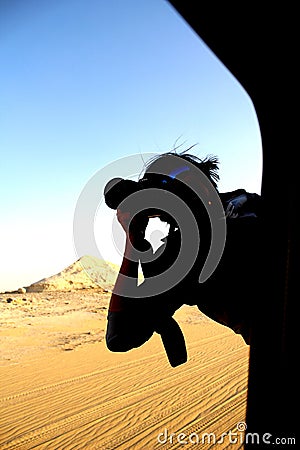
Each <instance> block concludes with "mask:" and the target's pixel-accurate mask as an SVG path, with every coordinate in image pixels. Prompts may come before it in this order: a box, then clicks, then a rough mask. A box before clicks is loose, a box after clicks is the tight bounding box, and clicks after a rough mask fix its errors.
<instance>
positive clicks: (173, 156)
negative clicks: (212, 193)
mask: <svg viewBox="0 0 300 450" xmlns="http://www.w3.org/2000/svg"><path fill="white" fill-rule="evenodd" d="M188 150H189V149H188ZM188 150H186V151H183V152H181V153H176V152H175V151H174V152H172V151H170V152H166V153H163V154H161V155H158V156H155V157H153V158H152V159H150V161H148V162H147V163H146V165H145V171H144V175H143V178H149V177H151V176H153V174H163V175H168V177H169V178H171V179H172V180H174V179H175V180H179V181H182V182H183V183H186V184H189V181H191V177H194V176H195V174H196V175H197V172H196V171H191V170H190V168H191V165H193V166H195V168H197V169H198V170H200V171H201V172H202V174H203V175H205V177H207V179H208V180H209V181H210V183H211V184H212V185H213V187H214V188H215V189H216V190H218V181H219V175H218V170H219V166H218V165H219V160H218V157H217V156H212V155H208V156H206V157H205V158H203V159H200V158H199V157H197V156H195V155H192V154H190V153H187V151H188ZM195 181H196V182H198V183H201V184H203V180H202V179H200V178H199V176H198V177H197V179H196V180H195Z"/></svg>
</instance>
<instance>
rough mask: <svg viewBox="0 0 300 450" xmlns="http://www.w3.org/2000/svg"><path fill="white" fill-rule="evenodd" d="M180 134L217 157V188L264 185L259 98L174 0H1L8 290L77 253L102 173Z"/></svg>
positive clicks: (3, 278)
mask: <svg viewBox="0 0 300 450" xmlns="http://www.w3.org/2000/svg"><path fill="white" fill-rule="evenodd" d="M176 142H177V144H182V149H184V148H185V147H188V146H191V145H193V144H197V146H196V147H195V148H194V153H195V154H197V156H199V157H203V156H206V155H208V154H213V155H217V156H218V157H219V159H220V173H219V174H220V179H221V180H220V183H219V190H220V191H226V190H233V189H236V188H240V187H243V188H245V189H247V190H248V191H249V192H257V193H260V187H261V176H262V148H261V136H260V130H259V125H258V121H257V117H256V113H255V109H254V106H253V104H252V101H251V99H250V98H249V96H248V94H247V93H246V92H245V90H244V89H243V87H242V86H241V85H240V84H239V83H238V82H237V80H236V79H235V78H234V77H233V76H232V75H231V73H230V72H229V71H228V70H227V69H226V67H225V66H224V65H223V64H222V63H221V62H220V61H219V60H218V58H217V57H216V56H215V55H214V54H213V53H212V52H211V51H210V50H209V48H208V47H207V46H206V45H205V43H204V42H203V41H202V40H201V39H200V38H199V37H198V36H197V35H196V34H195V33H194V32H193V30H192V29H191V28H190V27H189V26H188V25H187V24H186V23H185V21H184V20H183V19H182V18H181V17H180V16H179V15H178V13H177V12H176V11H175V10H174V9H173V7H172V6H171V5H170V4H169V3H168V2H167V1H165V0H151V1H149V0H110V1H107V0H53V1H40V0H26V1H19V0H0V150H1V191H0V205H1V208H0V223H1V234H0V252H1V262H0V291H3V290H12V289H17V288H18V287H21V286H26V285H29V284H31V283H33V282H35V281H38V280H39V279H41V278H44V277H47V276H50V275H53V274H55V273H57V272H59V271H60V270H61V269H63V268H64V267H66V266H68V265H69V264H71V263H72V262H74V261H75V260H76V259H77V255H76V252H75V249H74V244H73V216H74V210H75V207H76V202H77V200H78V197H79V195H80V193H81V191H82V189H83V188H84V186H85V185H86V183H87V182H88V180H89V179H90V178H91V177H92V176H93V175H94V174H95V173H96V172H97V171H98V170H100V169H101V168H103V167H105V166H106V165H108V164H110V163H111V162H113V161H114V160H118V159H120V158H123V157H126V156H127V155H131V154H137V153H148V152H151V153H157V152H165V151H168V150H170V149H172V148H173V147H174V145H175V143H176ZM141 168H142V167H141ZM116 176H117V174H116ZM108 239H109V237H108Z"/></svg>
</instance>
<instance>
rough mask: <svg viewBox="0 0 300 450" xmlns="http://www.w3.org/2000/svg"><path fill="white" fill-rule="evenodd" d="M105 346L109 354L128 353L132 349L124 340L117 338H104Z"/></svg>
mask: <svg viewBox="0 0 300 450" xmlns="http://www.w3.org/2000/svg"><path fill="white" fill-rule="evenodd" d="M106 346H107V348H108V350H109V351H111V352H114V353H116V352H119V353H122V352H128V351H129V350H131V349H132V345H129V343H128V342H126V341H124V339H120V338H119V337H118V336H113V337H110V338H109V337H106Z"/></svg>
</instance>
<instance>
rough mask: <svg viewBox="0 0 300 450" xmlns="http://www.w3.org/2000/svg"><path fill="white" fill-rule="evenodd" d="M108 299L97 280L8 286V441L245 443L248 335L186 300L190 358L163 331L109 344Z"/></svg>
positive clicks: (3, 385) (1, 358) (1, 367)
mask: <svg viewBox="0 0 300 450" xmlns="http://www.w3.org/2000/svg"><path fill="white" fill-rule="evenodd" d="M108 301H109V293H105V292H101V291H98V292H97V291H96V290H82V291H77V292H76V291H74V292H67V293H64V292H43V293H25V294H10V295H9V294H0V314H1V315H0V322H1V329H0V345H1V350H0V449H1V450H4V449H22V450H25V449H51V450H52V449H57V450H64V449H68V450H69V449H87V450H89V449H105V450H108V449H121V450H122V449H124V450H125V449H126V450H128V449H138V450H152V449H171V448H172V449H179V448H185V449H189V448H193V449H194V448H203V449H206V448H207V449H208V448H217V449H224V448H232V449H238V448H243V445H242V438H243V433H242V429H243V423H244V421H245V413H246V394H247V377H248V357H249V348H248V346H246V345H245V344H244V342H243V340H242V338H241V337H240V336H238V335H236V334H234V333H233V332H232V331H231V330H229V329H228V328H226V327H223V326H221V325H219V324H217V323H215V322H213V321H211V320H209V319H208V318H206V317H205V316H203V315H201V314H200V313H199V312H198V310H197V309H196V308H194V307H188V306H184V307H182V308H181V309H180V310H179V311H177V312H176V315H175V317H176V318H177V320H178V322H179V323H180V324H181V327H182V329H183V331H184V334H185V337H186V342H187V347H188V355H189V360H188V362H187V363H186V364H184V365H182V366H179V367H177V368H172V367H171V366H170V365H169V363H168V361H167V358H166V356H165V353H164V350H163V347H162V344H161V341H160V337H159V336H158V335H154V336H153V337H152V338H151V340H150V341H149V342H147V343H146V344H145V345H144V346H143V347H141V348H139V349H135V350H132V351H130V352H128V353H124V354H121V353H111V352H109V351H108V350H107V348H106V346H105V341H104V334H105V328H106V313H107V305H108ZM209 433H210V435H208V434H209ZM225 433H227V434H225ZM234 433H236V434H234ZM222 434H223V436H222ZM217 441H218V442H217ZM197 442H199V444H198V445H195V444H196V443H197ZM214 442H215V444H214Z"/></svg>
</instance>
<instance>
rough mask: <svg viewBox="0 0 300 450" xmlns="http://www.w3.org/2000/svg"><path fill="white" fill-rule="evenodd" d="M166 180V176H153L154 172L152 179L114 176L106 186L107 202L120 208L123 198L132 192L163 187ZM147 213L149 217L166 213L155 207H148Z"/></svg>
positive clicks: (115, 207) (109, 205) (108, 204)
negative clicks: (137, 179)
mask: <svg viewBox="0 0 300 450" xmlns="http://www.w3.org/2000/svg"><path fill="white" fill-rule="evenodd" d="M164 182H165V180H164V177H163V178H162V177H161V175H159V176H155V175H154V176H153V174H151V179H150V178H142V179H141V180H139V181H133V180H125V179H123V178H113V179H111V180H110V181H109V182H108V183H107V184H106V186H105V188H104V199H105V203H106V205H107V206H108V207H109V208H111V209H118V207H119V205H120V204H121V203H122V202H123V200H125V199H126V198H127V197H129V196H130V195H131V194H134V193H136V192H138V191H142V190H144V189H149V188H162V187H163V186H164ZM146 214H147V215H148V217H161V216H162V215H164V214H163V211H162V210H160V209H154V208H147V211H146Z"/></svg>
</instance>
